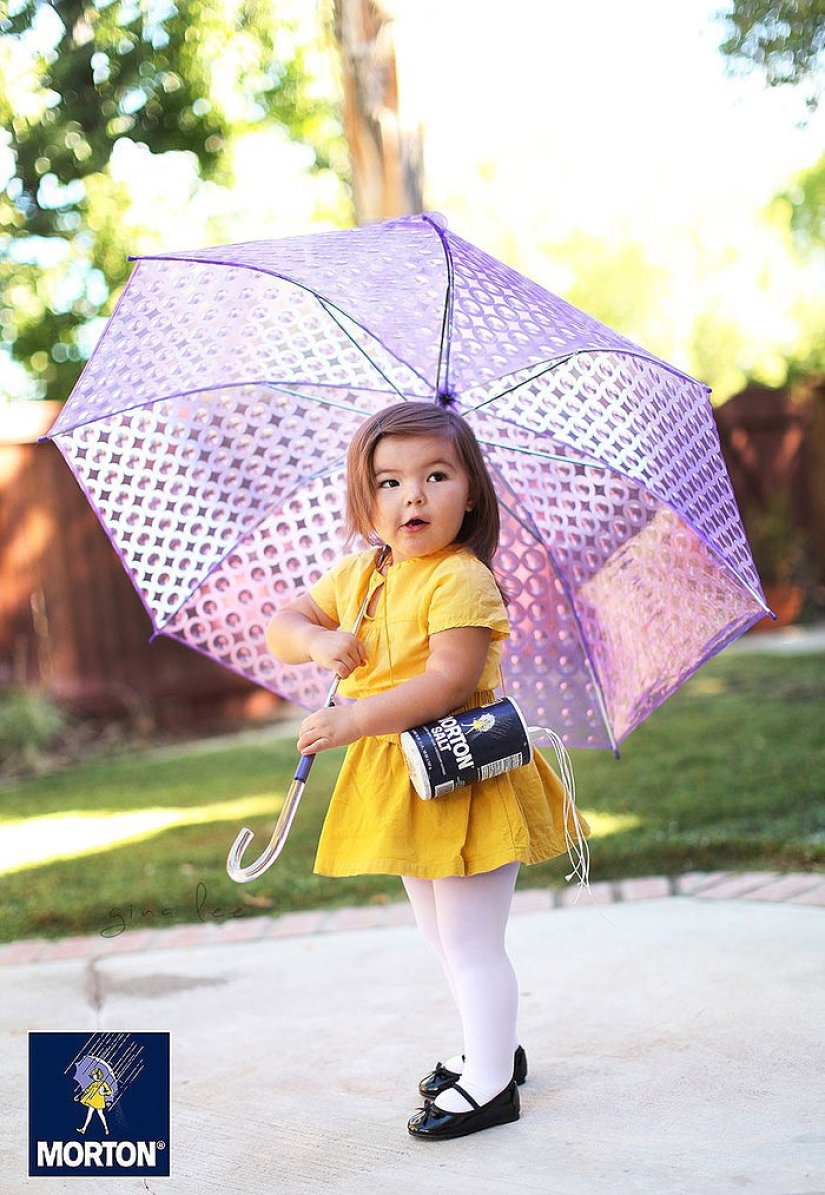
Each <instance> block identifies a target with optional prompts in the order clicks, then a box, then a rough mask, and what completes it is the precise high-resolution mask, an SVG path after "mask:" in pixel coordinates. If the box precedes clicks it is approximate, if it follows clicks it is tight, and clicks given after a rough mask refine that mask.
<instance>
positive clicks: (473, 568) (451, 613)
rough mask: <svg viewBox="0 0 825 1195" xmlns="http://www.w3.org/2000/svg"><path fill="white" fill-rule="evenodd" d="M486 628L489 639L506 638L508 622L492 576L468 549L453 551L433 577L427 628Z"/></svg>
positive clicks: (430, 630)
mask: <svg viewBox="0 0 825 1195" xmlns="http://www.w3.org/2000/svg"><path fill="white" fill-rule="evenodd" d="M455 627H489V628H490V630H491V631H492V638H493V639H494V640H496V639H506V638H507V636H508V635H509V634H510V624H509V622H508V620H507V611H506V609H505V606H504V601H503V600H502V597H501V593H500V592H499V588H498V586H497V585H496V582H495V578H494V577H493V574H492V573H491V572H490V570H489V569H488V568H487V567H486V565H484V564H482V563H481V561H480V560H477V559H476V557H475V556H473V555H472V554H471V553H469V552H459V553H452V554H451V555H450V556H449V557H447V559H446V560H445V561H444V563H443V565H442V566H441V567H440V568H439V569H438V570H437V572H436V573H435V575H434V576H433V578H432V590H431V593H430V602H429V614H428V631H429V634H430V635H436V634H437V633H438V632H439V631H449V630H453V629H454V628H455Z"/></svg>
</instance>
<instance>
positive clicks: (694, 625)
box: [51, 215, 767, 749]
mask: <svg viewBox="0 0 825 1195" xmlns="http://www.w3.org/2000/svg"><path fill="white" fill-rule="evenodd" d="M403 399H408V400H432V401H444V400H445V399H446V400H450V401H452V402H453V403H454V405H455V408H456V409H457V410H458V411H459V412H460V413H461V414H462V415H463V416H464V417H465V418H466V419H467V421H468V423H470V424H471V425H472V427H473V429H474V431H475V432H476V435H477V436H478V439H479V440H480V442H481V443H482V446H483V448H484V451H485V454H486V457H487V460H488V463H489V465H490V468H491V471H492V474H493V477H494V479H495V482H496V486H497V489H498V493H499V497H500V500H501V505H502V512H503V533H502V542H501V550H500V552H499V555H498V558H497V568H498V570H499V572H500V574H501V575H502V577H503V579H504V581H505V583H506V586H507V589H508V592H509V593H510V595H511V603H510V607H509V614H510V619H511V623H512V637H511V639H510V640H509V642H508V646H507V651H506V657H505V677H506V681H507V688H508V692H509V693H510V695H511V696H513V697H515V698H516V699H517V700H518V702H519V704H520V705H521V706H522V708H523V709H524V712H525V715H526V717H527V719H528V721H529V722H531V723H535V724H539V725H545V726H551V727H553V728H554V729H555V730H556V731H557V732H558V733H559V735H560V736H561V737H562V738H563V739H564V741H565V742H566V743H567V744H568V745H569V746H592V747H612V748H613V749H615V748H616V747H617V744H618V743H619V742H620V741H621V740H622V739H623V738H624V737H625V736H626V735H627V734H629V733H630V731H632V730H633V729H634V727H636V726H638V725H639V723H640V722H641V721H642V720H643V719H644V718H645V717H646V716H647V715H648V714H649V713H651V711H652V710H653V709H655V708H656V706H657V705H659V704H660V703H661V702H662V701H663V700H664V699H665V698H666V697H667V696H668V695H669V694H670V693H672V692H673V691H674V690H675V689H676V688H677V687H678V686H679V685H680V684H681V683H682V682H683V681H684V680H686V679H687V677H688V676H690V674H691V673H692V672H694V671H695V669H696V668H697V667H698V666H699V665H700V664H702V663H703V662H704V661H705V660H707V659H708V658H709V657H710V656H712V655H713V654H714V653H715V652H717V651H719V650H720V649H721V648H722V647H724V646H725V645H726V644H727V643H730V642H731V640H733V639H735V638H736V637H737V636H738V635H740V634H741V633H742V632H743V631H745V630H746V629H747V628H748V627H749V626H750V625H751V624H752V623H754V622H756V621H757V620H758V619H759V618H761V617H762V616H763V615H764V614H765V613H766V610H767V607H766V605H765V601H764V597H763V594H762V590H761V587H760V584H759V578H758V577H757V574H756V570H755V568H754V565H753V560H752V557H751V553H750V550H749V548H748V544H747V540H746V538H745V534H744V531H743V528H742V524H741V522H740V519H739V513H738V510H737V506H736V502H735V500H734V496H733V492H732V489H731V485H730V481H729V478H728V475H727V472H726V469H725V466H724V463H723V460H722V457H721V453H720V451H719V442H718V437H717V434H716V428H715V424H714V420H713V417H712V414H711V409H710V404H709V401H708V391H707V388H706V387H705V386H703V385H702V384H700V383H699V382H696V381H694V380H693V379H692V378H690V377H687V376H686V375H685V374H683V373H681V372H680V371H679V370H677V369H674V368H673V367H672V366H670V365H668V364H666V363H665V362H664V361H661V360H660V359H659V358H657V357H655V356H654V355H653V354H651V353H648V352H646V351H645V350H644V349H642V348H640V347H639V346H638V345H635V344H633V343H632V342H631V341H629V340H626V339H625V338H624V337H622V336H620V335H618V334H617V333H616V332H613V331H611V330H610V329H609V328H607V327H605V326H604V325H603V324H601V323H599V322H598V321H597V320H595V319H592V318H591V317H590V316H587V315H585V314H584V313H582V312H581V311H578V310H577V309H576V308H574V307H572V306H570V304H569V303H566V302H565V301H564V300H562V299H560V298H557V297H556V296H555V295H552V294H550V293H549V292H547V291H546V290H544V289H543V288H542V287H540V286H538V285H536V284H535V283H534V282H531V281H529V280H528V279H527V278H525V277H523V276H522V275H520V274H518V273H516V272H515V271H514V270H512V269H510V268H509V267H508V266H506V265H503V264H502V263H501V262H499V261H497V260H495V259H494V258H492V257H490V256H488V255H487V254H486V253H483V252H482V251H481V250H480V249H477V248H475V247H474V246H473V245H471V244H469V243H468V242H467V241H464V240H462V239H461V237H458V236H456V235H455V234H454V233H452V232H449V231H447V229H446V228H445V226H444V221H443V219H442V218H440V217H438V216H434V215H423V216H413V217H409V218H405V219H402V220H394V221H390V222H387V223H384V224H376V225H372V226H369V227H366V228H358V229H354V230H351V231H345V232H329V233H320V234H316V235H312V236H305V237H297V238H291V239H285V240H277V241H263V242H256V243H249V244H241V245H229V246H223V247H218V248H213V249H202V250H198V251H194V252H190V253H170V254H165V255H162V256H157V257H147V258H142V259H140V260H139V261H138V263H137V265H136V266H135V269H134V271H133V273H132V277H131V279H130V281H129V283H128V285H127V287H126V289H125V291H124V293H123V296H122V297H121V300H120V302H119V304H118V307H117V310H116V311H115V313H114V315H113V316H112V318H111V320H110V321H109V324H108V326H107V328H106V330H105V332H104V334H103V336H102V337H101V340H100V342H99V344H98V346H97V348H96V349H95V351H94V353H93V355H92V357H91V359H90V360H89V362H88V364H87V366H86V368H85V369H84V371H83V374H82V375H81V377H80V379H79V381H78V383H77V386H76V387H75V389H74V392H73V393H72V395H71V397H70V399H69V401H68V402H67V404H66V406H65V408H64V409H63V412H62V413H61V415H60V417H59V418H58V420H57V422H56V424H55V425H54V428H53V429H52V432H51V436H52V437H53V438H54V440H55V442H56V443H57V445H58V447H59V448H60V450H61V452H62V453H63V455H64V456H65V457H66V459H67V461H68V462H69V464H70V465H71V467H72V469H73V470H74V472H75V474H76V476H77V478H78V481H79V482H80V484H81V486H82V487H83V488H84V490H85V491H86V493H87V495H88V497H89V500H90V502H91V503H92V505H93V506H94V508H95V509H96V511H97V513H98V516H99V517H100V519H101V521H102V523H103V525H104V527H105V528H106V531H107V533H108V534H109V536H110V538H111V539H112V542H113V543H114V545H115V547H116V549H117V551H118V553H119V554H120V557H121V559H122V561H123V564H124V566H125V568H126V569H127V571H128V573H129V574H130V576H131V578H132V580H133V583H134V585H135V587H136V588H137V590H138V592H139V594H140V595H141V597H142V599H143V601H144V603H145V605H146V608H147V610H148V612H149V615H150V617H151V618H152V621H153V624H154V627H155V629H156V632H157V633H158V634H164V635H169V636H171V637H173V638H175V639H179V640H181V641H182V642H184V643H186V644H188V645H189V646H191V647H194V648H196V649H197V650H199V651H201V652H203V653H204V654H206V655H208V656H210V657H212V658H213V659H215V660H218V661H219V662H220V663H222V664H224V665H226V666H227V667H229V668H231V669H233V670H234V671H236V672H238V673H241V674H242V675H244V676H247V677H249V678H251V679H252V680H254V681H256V682H257V683H258V684H260V685H263V686H264V687H266V688H268V689H271V690H273V691H274V692H276V693H280V694H282V695H283V696H284V697H287V698H289V699H290V700H292V701H295V702H297V703H298V704H300V705H304V706H307V707H309V708H314V707H317V706H320V705H321V704H323V701H324V695H325V693H326V690H327V688H328V682H329V677H328V676H324V675H323V674H321V673H320V672H319V671H318V670H317V669H315V668H314V667H312V666H309V665H307V666H304V667H300V668H288V667H284V666H282V665H281V664H279V663H278V662H277V661H276V660H274V659H273V658H272V657H271V656H270V654H269V653H268V651H267V649H266V646H265V643H264V628H265V626H266V624H267V622H268V620H269V619H270V618H271V616H272V614H273V613H274V612H275V610H277V609H278V608H279V607H280V606H282V605H284V604H285V603H287V602H289V601H291V600H292V599H293V598H294V597H295V596H296V595H297V594H298V593H300V592H301V591H302V590H304V589H305V588H306V587H307V586H308V585H311V584H312V583H313V581H315V580H316V578H317V577H318V576H319V575H320V573H321V572H322V571H323V570H325V569H326V568H327V567H328V566H329V565H330V564H331V563H332V562H333V561H334V560H335V559H336V558H337V557H338V555H339V554H340V552H341V550H342V545H341V538H340V527H341V512H342V494H343V489H344V459H345V453H346V448H347V445H348V443H349V440H350V438H351V436H352V434H353V432H354V430H355V428H356V427H357V426H358V425H359V424H360V423H361V422H362V420H363V419H364V418H366V417H367V416H369V415H370V414H372V413H373V412H375V411H377V410H380V409H381V408H383V407H385V406H388V405H390V404H392V403H395V402H398V401H399V400H403Z"/></svg>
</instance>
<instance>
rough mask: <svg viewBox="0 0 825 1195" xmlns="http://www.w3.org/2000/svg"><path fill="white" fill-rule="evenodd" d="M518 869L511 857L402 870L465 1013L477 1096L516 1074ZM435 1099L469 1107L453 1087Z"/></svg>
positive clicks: (469, 1078) (471, 1089)
mask: <svg viewBox="0 0 825 1195" xmlns="http://www.w3.org/2000/svg"><path fill="white" fill-rule="evenodd" d="M518 869H519V865H518V863H508V864H506V865H505V866H504V867H499V868H497V869H496V871H488V872H484V873H482V874H481V875H474V876H447V877H445V878H444V879H440V880H418V879H412V878H411V877H409V876H404V877H403V881H404V887H405V889H406V891H407V896H408V897H409V900H410V904H411V905H412V907H413V912H414V914H415V920H416V923H417V924H418V927H419V929H420V930H421V932H422V933H423V935H424V937H425V938H426V939H427V941H428V942H429V943H430V945H431V946H432V947H433V949H434V950H435V952H436V954H437V955H438V958H439V959H440V961H441V965H442V967H443V968H444V973H445V975H446V977H447V982H448V984H449V985H450V991H451V992H452V995H453V999H454V1000H455V1002H456V1005H457V1006H458V1011H459V1014H460V1016H461V1025H462V1030H463V1033H464V1057H465V1064H464V1069H463V1071H462V1074H461V1086H462V1087H463V1088H465V1090H466V1091H467V1092H468V1093H469V1094H470V1095H471V1096H472V1097H473V1099H474V1100H476V1101H477V1103H479V1104H486V1103H487V1101H488V1100H491V1099H492V1098H493V1096H495V1095H498V1093H499V1092H500V1091H503V1089H504V1088H505V1087H506V1086H507V1084H508V1083H509V1082H510V1080H511V1079H512V1077H513V1052H514V1050H515V1048H516V1046H517V1044H518V1041H517V1037H516V1017H517V1013H518V984H517V981H516V976H515V972H514V971H513V966H512V964H511V962H510V959H509V958H508V957H507V951H506V948H505V942H504V938H505V933H506V929H507V919H508V917H509V914H510V904H511V902H512V899H513V889H514V888H515V884H516V876H517V875H518ZM455 1069H460V1067H456V1068H455ZM437 1104H438V1106H439V1108H443V1109H444V1110H445V1111H448V1112H466V1111H467V1109H468V1104H467V1102H466V1100H464V1099H462V1097H461V1096H460V1095H459V1094H458V1092H455V1091H453V1090H452V1089H449V1088H448V1089H447V1091H445V1092H442V1094H441V1095H440V1096H439V1097H438V1099H437Z"/></svg>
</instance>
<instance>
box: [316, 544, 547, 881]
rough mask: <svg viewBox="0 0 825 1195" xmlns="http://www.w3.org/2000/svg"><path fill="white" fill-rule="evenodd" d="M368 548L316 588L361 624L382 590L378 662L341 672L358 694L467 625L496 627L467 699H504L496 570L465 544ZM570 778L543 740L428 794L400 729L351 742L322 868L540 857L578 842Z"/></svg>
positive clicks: (458, 869) (469, 869) (373, 689)
mask: <svg viewBox="0 0 825 1195" xmlns="http://www.w3.org/2000/svg"><path fill="white" fill-rule="evenodd" d="M375 562H376V552H375V550H374V549H373V550H368V551H366V552H360V553H356V554H354V555H350V556H347V557H345V558H344V559H343V560H341V561H340V562H339V563H338V564H337V565H336V566H335V567H334V568H333V569H332V570H331V571H330V572H328V573H326V574H325V575H324V576H323V577H322V578H321V579H320V580H319V581H318V582H317V584H316V585H314V586H313V588H312V589H311V590H310V594H311V596H312V598H313V600H314V601H315V602H316V603H317V604H318V606H320V608H321V609H322V610H323V611H324V613H325V614H326V615H327V616H328V617H329V618H331V619H332V620H333V621H334V622H335V623H336V624H338V625H339V626H342V627H345V628H346V627H351V626H352V625H353V624H354V622H355V619H356V616H357V613H358V610H359V608H360V606H361V603H362V601H363V598H364V594H365V593H366V592H367V589H369V592H370V594H371V595H372V594H374V593H375V592H376V591H379V590H380V593H379V594H378V598H377V602H375V603H372V604H373V605H374V606H375V609H374V610H373V612H372V613H371V614H368V615H366V616H365V618H364V621H363V622H362V624H361V629H360V631H359V638H360V639H361V640H362V641H363V643H364V645H365V647H366V651H367V656H368V663H367V664H365V665H364V666H363V667H362V668H358V669H357V670H356V671H355V672H354V673H353V674H352V675H351V676H350V677H348V678H347V679H346V680H345V681H342V682H341V685H340V689H339V692H340V693H341V694H342V695H343V696H346V697H354V698H358V697H365V696H368V695H370V694H373V693H381V692H385V691H386V690H388V689H390V688H392V687H393V686H395V685H397V684H399V683H400V682H402V681H404V680H407V679H409V678H410V677H413V676H417V675H419V674H420V673H421V672H423V671H424V667H425V665H426V662H427V656H428V651H429V636H430V635H434V634H436V633H437V632H439V631H444V630H450V629H453V628H455V627H472V626H482V627H489V628H490V630H491V632H492V637H491V641H490V649H489V652H488V655H487V660H486V662H485V665H484V669H483V672H482V675H481V678H480V680H479V688H478V691H477V692H476V693H475V694H474V695H473V698H472V700H471V701H470V702H469V703H468V705H467V707H466V708H468V709H469V708H472V706H475V705H479V704H482V703H483V702H489V701H491V700H493V699H494V697H495V694H494V692H493V690H494V689H495V688H496V686H497V684H498V683H499V680H500V662H501V651H502V641H503V640H504V639H505V638H507V636H508V634H509V625H508V622H507V612H506V609H505V606H504V603H503V601H502V599H501V594H500V593H499V590H498V587H497V585H496V583H495V580H494V578H493V576H492V573H491V572H490V571H489V569H488V568H486V567H485V566H484V565H483V564H482V563H481V562H480V561H479V560H478V559H477V558H476V557H475V556H474V555H473V554H472V552H470V551H468V550H467V549H465V548H461V547H457V546H452V547H449V548H445V549H444V550H443V551H441V552H437V553H434V554H433V555H432V556H423V557H417V558H415V559H413V560H407V561H402V562H401V563H399V564H395V565H392V566H391V567H390V569H389V571H388V573H387V575H386V577H383V576H381V574H380V573H379V572H378V571H377V570H376V568H375ZM562 801H563V788H562V785H561V782H560V780H559V778H558V777H557V775H556V773H555V772H554V771H553V769H552V768H551V767H550V765H549V764H548V763H547V761H546V760H545V759H544V757H543V756H542V755H540V754H539V753H538V752H537V751H536V752H534V753H533V760H532V762H531V763H529V764H527V765H526V766H525V767H522V768H517V769H515V770H513V771H511V772H506V773H505V774H504V775H502V776H496V777H494V778H492V779H490V780H484V781H481V782H479V783H476V784H471V785H467V786H466V787H464V788H460V789H457V790H456V791H455V792H453V793H450V794H449V795H448V796H444V797H439V798H437V799H435V800H429V801H423V800H422V799H421V798H420V797H419V796H418V795H417V794H416V792H415V789H414V788H413V787H412V784H411V783H410V778H409V774H408V772H407V767H406V764H405V762H404V757H403V754H402V751H401V745H400V736H399V735H397V734H391V735H376V736H374V737H369V738H363V739H358V740H357V741H356V742H355V743H352V744H351V745H350V746H349V747H348V748H347V753H346V756H345V758H344V763H343V765H342V768H341V772H340V775H339V777H338V781H337V783H336V785H335V789H334V792H333V794H332V799H331V801H330V805H329V809H328V811H327V816H326V819H325V821H324V826H323V829H322V831H321V837H320V840H319V844H318V853H317V856H316V860H315V871H316V872H317V873H318V874H319V875H328V876H351V875H368V874H384V875H407V876H416V877H418V878H419V879H438V878H440V877H442V876H453V875H475V874H477V873H479V872H485V871H492V870H493V869H494V868H496V867H501V866H503V865H504V864H505V863H513V862H516V861H519V862H522V863H539V862H542V861H543V860H545V859H552V858H555V857H556V856H557V855H561V854H563V853H564V852H565V850H566V843H565V832H564V831H565V827H564V818H563V812H562Z"/></svg>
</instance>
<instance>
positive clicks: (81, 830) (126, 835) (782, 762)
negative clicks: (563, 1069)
mask: <svg viewBox="0 0 825 1195" xmlns="http://www.w3.org/2000/svg"><path fill="white" fill-rule="evenodd" d="M823 727H825V656H823V655H811V656H798V657H777V656H751V655H744V654H743V655H737V654H734V653H729V654H728V655H723V656H722V657H720V658H718V659H716V660H713V661H711V662H710V663H709V664H707V665H706V666H705V667H704V668H702V669H701V670H700V671H699V673H697V675H696V676H695V677H694V678H693V679H692V680H691V681H690V682H689V683H688V684H687V685H685V686H684V687H683V688H682V689H681V690H680V692H679V693H677V694H676V695H675V696H674V697H672V698H671V699H670V700H669V701H668V702H666V703H665V705H664V706H662V708H661V709H659V710H657V711H656V712H655V713H654V714H653V716H652V717H651V718H649V719H648V721H647V722H645V723H644V725H643V726H641V727H640V729H639V730H637V731H636V732H635V733H634V734H633V735H631V736H630V738H629V739H628V740H627V741H626V742H625V743H624V744H623V747H622V757H621V759H619V760H618V761H617V760H615V759H614V758H613V757H612V756H611V755H610V754H609V753H608V752H593V751H575V752H573V753H572V755H573V764H574V769H575V772H576V784H577V790H578V800H579V805H580V808H581V809H582V811H583V812H584V814H585V815H586V816H587V817H588V819H589V820H590V821H591V824H592V827H593V837H592V839H591V850H592V865H591V878H592V879H593V880H606V879H615V878H621V877H627V876H634V875H654V874H655V875H662V874H668V875H677V874H680V873H683V872H686V871H692V870H713V869H720V868H724V869H735V868H749V869H750V868H753V869H764V870H777V871H783V870H803V869H804V870H807V869H818V868H822V867H823V864H824V863H825V734H823ZM202 746H203V748H204V749H201V750H199V751H196V752H192V753H188V752H183V751H182V752H181V753H180V754H179V755H170V754H169V753H163V754H160V755H158V754H152V753H151V752H148V751H147V752H145V753H141V754H137V753H134V752H133V753H131V754H128V755H123V754H121V755H118V756H115V757H113V758H111V759H107V760H96V761H94V762H92V763H89V764H87V765H85V766H82V767H74V768H71V769H67V770H65V771H61V772H57V773H54V774H51V775H46V776H40V777H36V778H31V779H25V780H18V781H14V782H10V783H7V784H5V785H4V786H3V787H0V908H2V919H1V920H0V939H2V940H6V941H8V940H13V939H17V938H22V937H52V936H57V935H63V934H77V933H89V934H100V935H102V936H104V937H115V936H118V935H119V934H120V933H122V932H124V930H126V929H133V928H141V927H146V926H164V925H173V924H176V923H180V922H191V921H198V920H202V921H211V920H217V921H222V920H225V919H226V918H228V917H235V916H250V915H255V914H260V913H261V912H262V911H271V912H272V913H273V914H276V915H277V914H280V913H283V912H286V911H289V910H294V909H307V908H317V907H319V906H333V905H342V904H352V903H364V902H369V901H386V900H394V899H399V898H400V897H401V896H402V890H401V886H400V881H398V880H397V879H396V878H393V877H384V876H374V877H363V878H354V879H351V880H330V879H323V878H321V877H319V876H315V875H313V874H312V862H313V858H314V851H315V843H316V841H317V837H318V831H319V828H320V824H321V820H322V818H323V814H324V810H325V807H326V804H327V801H328V799H329V794H330V792H331V789H332V785H333V783H334V780H335V775H336V772H337V769H338V766H339V764H340V760H341V758H342V753H341V752H331V753H329V754H327V755H322V756H320V757H319V758H318V760H317V762H316V764H315V767H314V768H313V771H312V775H311V777H310V781H309V784H308V785H307V790H306V792H305V794H304V798H303V801H302V803H301V806H300V808H299V810H298V814H297V816H296V818H295V822H294V825H293V828H292V832H291V834H290V837H289V840H288V842H287V844H286V846H285V848H284V850H283V853H282V855H281V857H280V858H279V860H278V861H277V862H276V863H275V865H274V866H273V867H272V868H271V869H270V871H268V872H267V873H266V874H265V875H264V876H263V877H262V878H260V879H259V880H256V881H254V882H253V883H252V884H248V885H240V886H239V885H236V884H234V883H233V882H232V881H231V880H230V879H229V878H228V877H227V875H226V872H225V869H224V868H225V860H226V855H227V852H228V850H229V847H230V845H231V843H232V841H233V840H234V838H235V835H236V833H237V831H238V830H239V829H240V827H241V826H242V825H249V826H250V828H252V829H254V830H255V834H256V836H255V840H254V842H253V844H252V846H251V847H250V848H249V857H250V858H254V857H255V856H256V854H257V852H258V851H259V850H262V849H263V848H264V846H265V845H266V843H267V841H268V839H269V835H270V834H271V831H272V827H273V825H274V821H275V818H276V816H277V812H278V808H279V805H280V802H281V801H282V799H283V796H284V794H285V792H286V789H287V787H288V785H289V782H290V779H291V776H292V772H293V769H294V767H295V763H296V754H295V750H294V747H293V745H292V744H291V743H290V742H281V741H273V742H263V741H256V742H255V743H254V744H253V745H240V744H235V743H233V744H231V745H228V746H227V745H226V744H206V745H202ZM550 758H551V762H552V758H553V757H552V752H551V753H550ZM69 854H71V856H72V857H64V856H67V855H69ZM564 872H565V860H564V859H561V860H556V861H554V862H553V863H549V864H542V865H540V866H537V867H532V868H523V869H522V874H521V878H520V884H521V886H524V887H531V886H537V885H548V884H559V885H560V884H563V883H564V879H563V876H564Z"/></svg>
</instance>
